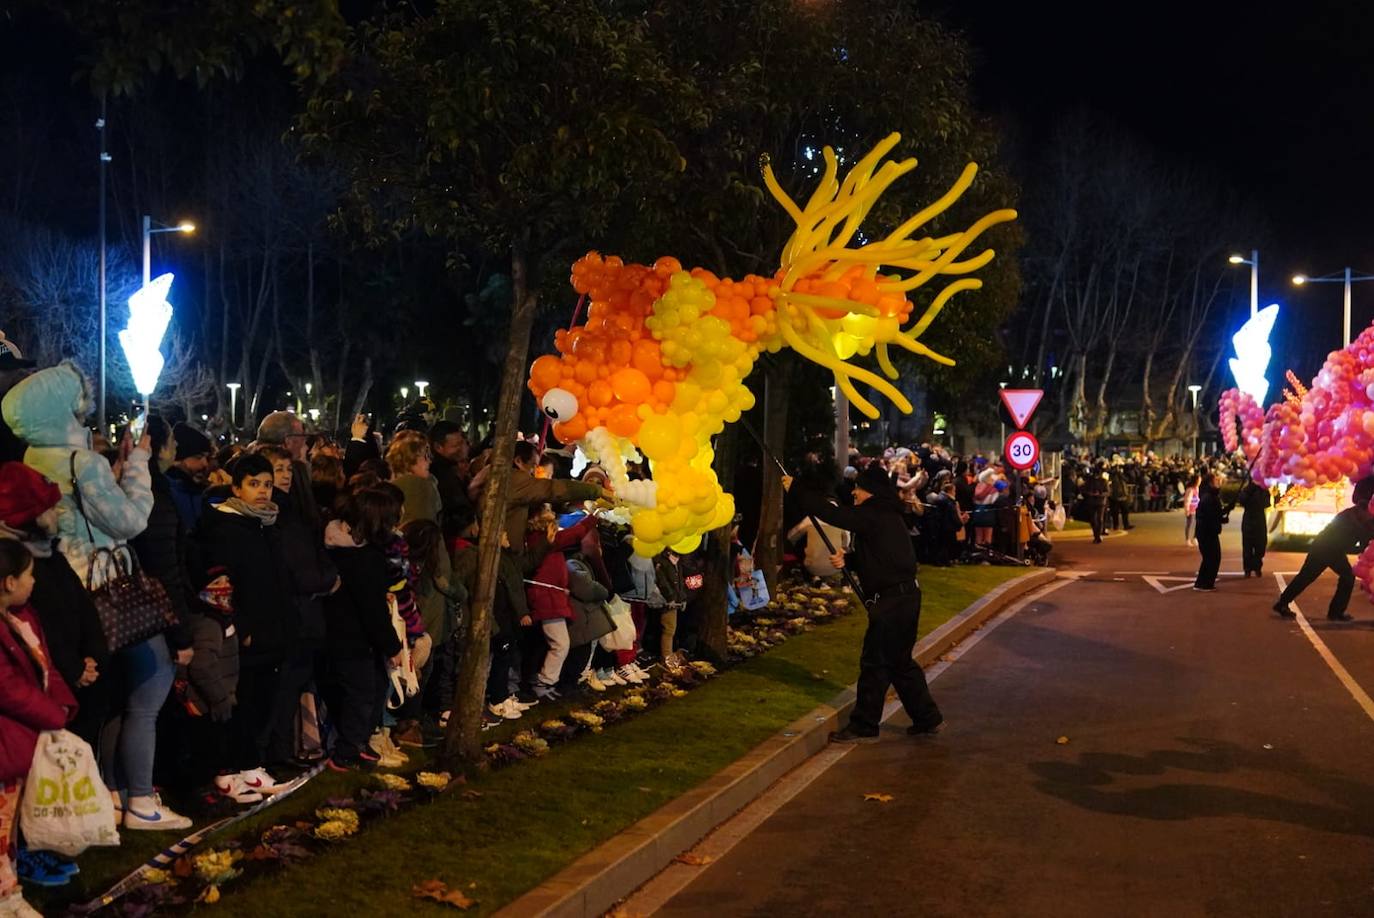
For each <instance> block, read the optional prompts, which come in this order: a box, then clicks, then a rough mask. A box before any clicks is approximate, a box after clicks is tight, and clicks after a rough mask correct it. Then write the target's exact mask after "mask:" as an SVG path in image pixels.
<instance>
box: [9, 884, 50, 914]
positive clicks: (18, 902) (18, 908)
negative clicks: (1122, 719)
mask: <svg viewBox="0 0 1374 918" xmlns="http://www.w3.org/2000/svg"><path fill="white" fill-rule="evenodd" d="M0 918H43V913H42V912H40V911H38V910H37V909H36V908H34V907H33V906H32V905H29V903H27V902H25V901H24V896H23V893H22V892H21V891H20V889H19V887H17V886H16V887H15V889H14V891H13V892H11V893H10V894H9V895H7V896H4V897H0Z"/></svg>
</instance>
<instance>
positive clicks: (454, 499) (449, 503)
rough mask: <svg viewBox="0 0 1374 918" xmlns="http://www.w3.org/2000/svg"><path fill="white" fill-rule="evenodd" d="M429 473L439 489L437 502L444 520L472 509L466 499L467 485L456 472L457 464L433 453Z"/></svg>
mask: <svg viewBox="0 0 1374 918" xmlns="http://www.w3.org/2000/svg"><path fill="white" fill-rule="evenodd" d="M429 471H430V474H431V475H433V476H434V481H435V484H436V485H437V486H438V488H439V502H440V504H441V505H442V507H443V515H444V517H445V518H450V519H451V518H452V517H453V515H454V514H456V513H458V512H459V511H461V510H470V509H472V501H471V500H470V499H469V498H468V483H467V482H466V481H464V480H463V476H462V474H461V473H460V472H459V471H458V463H456V462H453V461H452V460H449V459H445V458H444V457H443V456H440V455H439V454H438V453H435V454H434V458H433V460H432V461H431V463H430V467H429Z"/></svg>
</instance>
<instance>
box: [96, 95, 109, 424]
mask: <svg viewBox="0 0 1374 918" xmlns="http://www.w3.org/2000/svg"><path fill="white" fill-rule="evenodd" d="M105 113H106V97H105V94H104V93H102V94H101V96H100V120H99V121H97V122H96V123H95V126H96V129H97V130H99V131H100V343H99V348H100V398H99V405H98V406H97V409H96V412H97V414H96V421H97V423H98V424H99V425H100V432H101V433H104V432H105V417H106V415H105V338H106V325H107V322H108V313H107V312H106V307H105V224H106V219H105V166H106V164H107V163H109V161H110V154H109V153H107V152H106V151H105Z"/></svg>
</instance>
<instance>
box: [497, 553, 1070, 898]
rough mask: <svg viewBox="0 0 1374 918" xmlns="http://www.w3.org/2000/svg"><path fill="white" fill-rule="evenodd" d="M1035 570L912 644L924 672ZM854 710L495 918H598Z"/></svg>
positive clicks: (1041, 579) (1023, 590) (843, 708)
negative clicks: (914, 646) (597, 917)
mask: <svg viewBox="0 0 1374 918" xmlns="http://www.w3.org/2000/svg"><path fill="white" fill-rule="evenodd" d="M1057 573H1058V572H1057V571H1055V570H1054V569H1053V568H1046V569H1042V570H1038V571H1036V572H1034V573H1031V574H1027V575H1025V576H1024V577H1017V578H1016V579H1015V580H1008V581H1007V582H1006V583H1004V584H1002V585H1001V586H998V587H996V588H995V589H993V590H992V591H991V592H989V593H987V594H985V595H983V596H981V597H980V598H978V599H977V600H975V601H974V602H973V603H972V604H971V605H969V606H968V608H966V609H964V610H963V611H962V612H960V613H959V614H958V615H956V616H954V618H952V619H950V620H949V621H947V622H945V623H944V624H943V625H941V626H940V627H939V628H936V629H935V630H934V631H932V632H931V633H930V634H928V635H926V636H925V637H924V638H922V639H921V640H920V641H919V642H918V643H917V645H916V661H917V662H918V663H920V664H921V666H922V667H928V666H930V665H931V664H932V663H934V662H935V661H936V660H937V659H938V658H939V657H940V656H941V655H942V654H944V653H946V652H947V651H948V650H949V649H950V648H951V647H953V646H954V645H955V644H957V643H958V642H959V641H961V640H963V639H964V638H965V637H967V636H968V635H969V634H970V633H971V632H973V631H974V630H976V629H977V628H979V627H981V626H982V625H983V624H984V623H985V622H987V621H988V620H989V619H990V618H992V617H993V616H995V615H997V614H998V613H999V612H1001V611H1002V610H1004V609H1006V608H1007V607H1008V606H1010V605H1011V604H1012V603H1013V602H1015V601H1016V600H1017V599H1020V598H1021V597H1022V596H1024V595H1026V594H1027V593H1029V592H1030V591H1031V590H1034V589H1037V588H1038V587H1041V586H1043V585H1045V584H1046V583H1049V582H1050V581H1052V580H1054V579H1055V577H1056V576H1057ZM853 706H854V686H850V687H849V688H847V689H845V690H844V691H843V692H841V693H840V694H839V695H837V696H836V697H834V698H832V699H831V700H830V702H829V703H828V704H823V705H821V706H820V707H818V708H816V709H814V710H812V711H811V712H810V713H808V714H804V715H803V716H802V717H800V718H798V719H797V720H795V721H793V722H792V723H791V724H789V725H787V726H786V727H784V728H783V729H782V730H780V731H779V732H778V733H776V734H774V735H773V736H771V737H769V738H768V739H766V740H764V741H763V742H762V743H760V744H759V745H758V746H755V747H754V748H753V749H752V750H750V751H749V752H748V753H746V754H745V755H744V756H743V757H742V758H740V759H737V760H736V761H734V762H732V763H731V764H729V765H727V766H726V767H725V768H723V769H722V770H721V771H719V772H717V773H716V774H714V775H712V776H711V777H709V778H707V779H706V780H705V781H703V782H702V783H701V784H699V785H697V786H696V787H694V788H692V789H691V790H689V791H687V792H686V793H685V794H683V795H681V796H680V797H677V798H676V799H674V800H672V801H670V802H669V803H667V804H665V805H664V806H662V807H660V808H659V809H658V810H656V811H654V812H653V813H650V814H649V815H648V816H646V817H644V818H643V819H641V820H640V821H639V822H637V823H635V824H634V825H632V826H630V827H629V828H627V829H625V830H624V831H623V832H621V833H619V834H618V835H616V836H614V837H612V838H610V839H608V840H607V841H606V842H604V843H602V844H601V845H599V846H597V847H596V848H593V849H592V850H591V851H589V852H588V853H587V854H585V855H583V856H582V857H580V858H578V859H577V860H576V861H574V862H573V863H571V864H569V865H568V866H567V867H565V868H564V869H563V870H561V871H559V872H558V873H557V874H555V875H554V876H552V877H550V878H549V879H547V880H545V881H544V882H543V883H541V884H540V885H539V886H536V887H535V888H534V889H532V890H530V891H529V892H527V893H525V894H524V895H523V896H521V897H520V898H518V899H516V900H515V901H513V902H511V903H509V904H507V905H506V906H504V907H503V908H502V909H500V911H498V912H496V915H497V918H534V916H538V918H596V916H600V915H604V914H605V913H606V911H607V910H609V909H610V908H612V907H613V906H614V905H615V904H616V903H617V902H619V901H620V900H621V899H623V898H625V897H626V896H628V895H629V894H630V893H632V892H634V891H635V890H636V889H638V888H639V887H640V886H643V885H644V884H645V883H647V882H648V881H649V880H651V879H652V878H653V877H655V876H657V875H658V874H659V873H660V872H661V871H662V870H663V869H664V868H665V867H667V866H668V865H669V864H670V863H672V860H673V858H675V857H677V856H678V855H679V854H681V853H682V852H684V851H686V850H688V849H689V848H691V847H692V846H693V845H695V844H696V843H697V842H699V841H700V840H701V839H702V838H704V837H705V836H706V835H707V834H708V833H710V832H711V830H712V829H714V828H715V827H716V826H718V825H720V824H721V823H723V822H725V821H726V820H727V819H729V818H730V817H731V816H733V815H735V814H736V813H738V812H739V811H740V810H742V809H744V807H746V806H747V805H749V804H750V803H752V802H753V801H754V799H755V798H757V797H758V796H759V795H760V794H762V793H763V792H764V791H765V790H767V789H768V788H769V787H771V786H772V785H773V784H774V783H775V782H776V781H778V779H780V778H781V777H783V775H785V774H787V773H788V772H790V771H792V769H794V768H796V767H797V766H798V765H800V764H801V763H802V762H805V761H806V760H807V759H809V758H811V757H812V756H813V755H815V754H816V753H817V752H819V751H820V750H822V749H824V748H825V747H826V745H827V744H828V743H829V733H830V731H831V730H834V729H837V728H838V727H839V725H840V721H841V720H842V719H843V718H844V717H845V716H846V715H847V714H848V713H849V710H850V709H851V708H852V707H853Z"/></svg>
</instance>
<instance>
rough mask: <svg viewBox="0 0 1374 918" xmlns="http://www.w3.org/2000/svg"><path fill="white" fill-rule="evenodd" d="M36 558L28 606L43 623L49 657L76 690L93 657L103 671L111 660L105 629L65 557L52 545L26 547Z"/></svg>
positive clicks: (89, 596)
mask: <svg viewBox="0 0 1374 918" xmlns="http://www.w3.org/2000/svg"><path fill="white" fill-rule="evenodd" d="M25 544H27V545H28V546H29V551H30V552H31V553H32V554H33V595H32V596H30V597H29V606H30V607H31V608H32V609H33V610H34V612H36V613H37V614H38V619H39V621H41V622H42V623H43V632H44V636H45V637H46V638H47V641H48V656H49V657H50V658H51V659H52V664H53V666H54V667H55V668H56V669H57V671H58V672H59V673H61V674H62V678H63V679H64V680H65V681H66V683H67V685H68V686H75V685H76V684H77V682H78V681H80V679H81V674H82V673H83V672H84V671H85V669H86V658H87V657H90V658H91V659H92V660H94V661H95V662H96V666H98V667H99V668H100V669H102V670H103V669H104V668H105V664H106V662H107V661H108V660H109V658H110V648H109V646H108V645H107V644H106V642H105V629H104V628H103V627H102V626H101V624H100V616H99V615H98V614H96V611H95V603H93V602H91V594H90V593H88V592H86V585H85V584H84V583H82V582H81V581H80V580H78V579H77V578H76V574H75V573H74V572H73V571H72V566H71V565H70V564H69V563H67V559H66V557H65V556H64V555H63V554H62V553H61V552H59V551H55V550H54V549H53V548H52V546H51V545H35V544H33V543H25Z"/></svg>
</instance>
